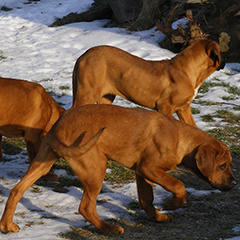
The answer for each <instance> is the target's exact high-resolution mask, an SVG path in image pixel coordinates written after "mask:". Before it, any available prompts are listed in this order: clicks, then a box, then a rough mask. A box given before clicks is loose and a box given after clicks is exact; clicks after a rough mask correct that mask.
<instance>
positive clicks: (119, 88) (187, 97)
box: [73, 39, 224, 126]
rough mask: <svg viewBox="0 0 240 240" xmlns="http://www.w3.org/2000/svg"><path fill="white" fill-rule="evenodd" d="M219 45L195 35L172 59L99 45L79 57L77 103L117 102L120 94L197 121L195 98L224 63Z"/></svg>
mask: <svg viewBox="0 0 240 240" xmlns="http://www.w3.org/2000/svg"><path fill="white" fill-rule="evenodd" d="M223 66H224V64H223V63H222V60H221V54H220V47H219V45H218V44H217V43H216V42H214V41H211V40H207V39H197V40H193V41H192V42H191V43H190V46H188V47H187V48H186V49H184V50H183V51H182V52H180V53H179V54H177V55H176V56H175V57H174V58H172V59H170V60H162V61H147V60H144V59H142V58H139V57H137V56H134V55H131V54H129V53H127V52H124V51H122V50H120V49H118V48H115V47H110V46H98V47H93V48H91V49H89V50H88V51H87V52H86V53H84V54H83V55H82V56H80V57H79V59H78V60H77V62H76V64H75V67H74V71H73V107H76V106H81V105H86V104H94V103H96V102H98V103H104V104H111V103H112V102H113V100H114V98H115V96H116V95H119V96H121V97H123V98H125V99H127V100H129V101H132V102H134V103H137V104H139V105H142V106H145V107H148V108H151V109H155V110H158V111H160V112H162V113H167V114H173V113H174V112H176V113H177V115H178V117H179V119H180V120H182V121H184V122H186V123H188V124H190V125H192V126H196V124H195V121H194V119H193V117H192V113H191V109H190V103H191V102H192V100H193V98H194V97H195V95H196V94H197V90H198V88H199V87H200V85H201V84H202V83H203V81H204V80H205V79H206V78H207V77H208V76H209V75H211V74H212V73H213V72H214V71H215V70H217V69H220V68H223Z"/></svg>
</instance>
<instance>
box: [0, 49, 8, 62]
mask: <svg viewBox="0 0 240 240" xmlns="http://www.w3.org/2000/svg"><path fill="white" fill-rule="evenodd" d="M6 58H7V57H5V56H4V55H3V51H1V50H0V60H4V59H6Z"/></svg>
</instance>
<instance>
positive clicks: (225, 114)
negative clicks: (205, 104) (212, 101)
mask: <svg viewBox="0 0 240 240" xmlns="http://www.w3.org/2000/svg"><path fill="white" fill-rule="evenodd" d="M215 117H218V118H223V119H224V121H225V122H229V123H233V124H239V123H240V116H238V115H235V114H234V113H232V112H230V111H227V110H219V111H217V112H216V114H215Z"/></svg>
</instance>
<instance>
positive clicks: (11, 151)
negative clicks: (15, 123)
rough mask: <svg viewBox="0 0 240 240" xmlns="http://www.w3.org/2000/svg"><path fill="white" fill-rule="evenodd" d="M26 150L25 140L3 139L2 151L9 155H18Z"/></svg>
mask: <svg viewBox="0 0 240 240" xmlns="http://www.w3.org/2000/svg"><path fill="white" fill-rule="evenodd" d="M24 148H26V144H25V141H24V138H5V137H4V138H3V139H2V151H3V152H4V153H5V154H8V155H16V154H19V153H20V152H22V150H23V149H24Z"/></svg>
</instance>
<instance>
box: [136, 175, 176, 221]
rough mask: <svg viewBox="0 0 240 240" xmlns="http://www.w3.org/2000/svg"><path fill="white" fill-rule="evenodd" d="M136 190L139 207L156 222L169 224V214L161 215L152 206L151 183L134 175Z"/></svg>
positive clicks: (171, 218)
mask: <svg viewBox="0 0 240 240" xmlns="http://www.w3.org/2000/svg"><path fill="white" fill-rule="evenodd" d="M136 180H137V190H138V198H139V205H140V207H141V208H142V209H143V210H144V211H145V212H146V213H147V215H148V216H149V217H150V218H151V219H153V220H155V221H157V222H170V221H171V220H173V217H172V216H171V215H170V214H161V213H159V211H158V210H157V209H156V208H155V207H154V206H153V199H154V197H153V188H152V182H150V181H148V180H147V179H145V178H143V177H142V176H140V175H138V174H136Z"/></svg>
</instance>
